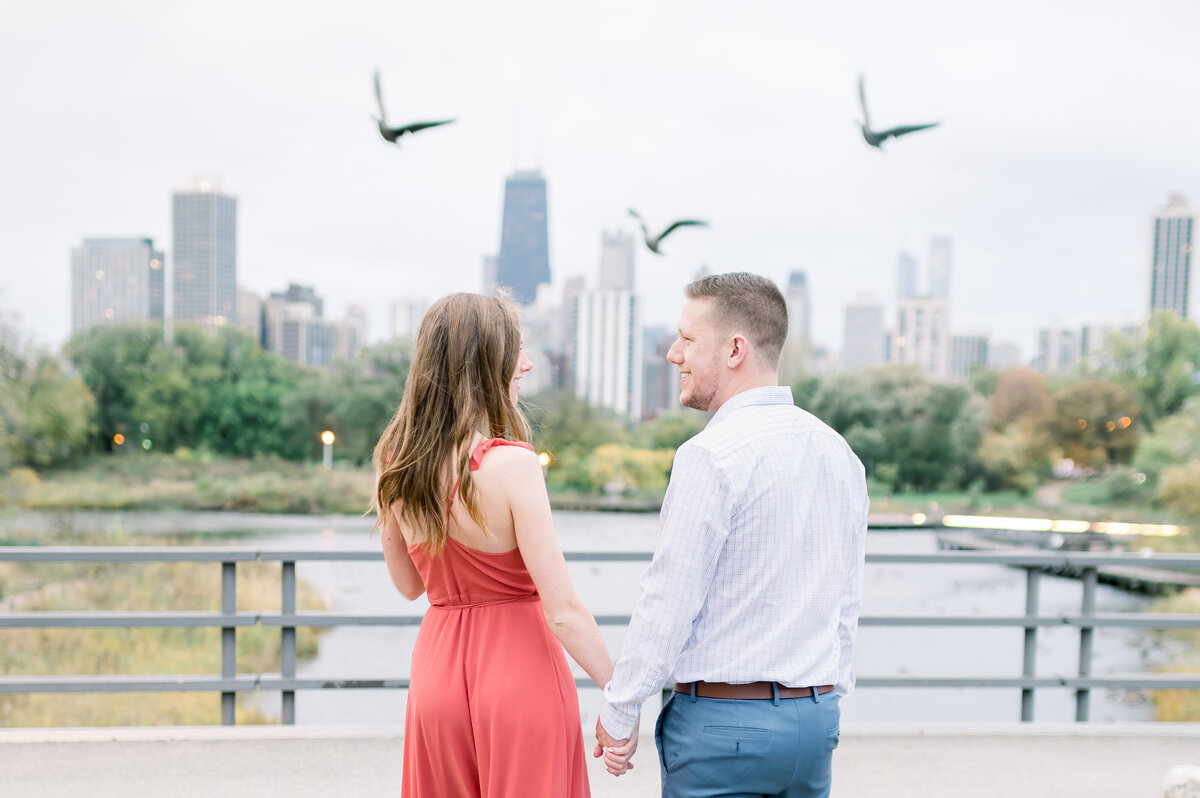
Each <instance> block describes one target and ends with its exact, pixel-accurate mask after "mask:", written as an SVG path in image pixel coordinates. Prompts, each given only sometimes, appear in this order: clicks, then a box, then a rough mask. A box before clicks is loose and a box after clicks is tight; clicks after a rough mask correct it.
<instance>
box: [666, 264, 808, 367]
mask: <svg viewBox="0 0 1200 798" xmlns="http://www.w3.org/2000/svg"><path fill="white" fill-rule="evenodd" d="M684 292H685V293H686V294H687V296H688V298H689V299H711V300H712V301H713V316H712V318H713V323H714V324H715V325H716V326H717V327H718V328H719V329H721V330H722V331H723V332H740V333H743V334H744V335H745V336H746V337H747V338H748V339H750V343H752V344H753V345H754V346H755V348H756V349H758V350H759V351H761V352H762V354H763V358H764V359H765V360H766V362H767V363H769V364H770V365H772V366H777V365H779V353H780V352H781V351H782V350H783V342H784V341H785V340H786V339H787V333H788V317H787V302H785V301H784V299H783V294H781V293H780V292H779V288H778V287H777V286H776V285H775V283H773V282H772V281H771V280H769V279H767V278H766V277H763V276H761V275H758V274H750V273H749V272H729V273H728V274H710V275H709V276H708V277H701V278H700V279H699V280H696V281H695V282H693V283H689V284H688V286H687V288H685V289H684Z"/></svg>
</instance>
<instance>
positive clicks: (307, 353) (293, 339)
mask: <svg viewBox="0 0 1200 798" xmlns="http://www.w3.org/2000/svg"><path fill="white" fill-rule="evenodd" d="M324 307H325V302H324V300H322V299H321V298H320V297H319V296H317V294H316V292H315V291H314V290H313V289H312V288H311V287H310V286H304V285H297V284H296V283H291V284H290V285H288V287H287V290H286V291H277V292H275V293H272V294H271V296H270V297H269V298H268V299H267V301H266V303H265V306H264V309H263V328H264V335H263V339H264V341H263V348H264V349H267V350H268V351H271V352H274V353H275V354H277V355H281V356H282V357H284V358H286V359H287V360H290V361H292V362H293V363H301V364H303V365H306V366H327V365H329V361H330V360H331V359H332V357H333V329H332V327H331V326H330V324H329V323H328V322H327V321H326V320H325V319H324V317H323V315H322V314H323V310H324Z"/></svg>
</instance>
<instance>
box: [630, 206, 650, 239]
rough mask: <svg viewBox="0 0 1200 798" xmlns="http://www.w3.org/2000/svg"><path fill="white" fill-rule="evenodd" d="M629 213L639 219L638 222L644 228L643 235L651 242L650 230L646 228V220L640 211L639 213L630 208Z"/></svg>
mask: <svg viewBox="0 0 1200 798" xmlns="http://www.w3.org/2000/svg"><path fill="white" fill-rule="evenodd" d="M629 215H630V216H632V217H633V218H634V219H637V220H638V224H639V225H641V228H642V237H644V238H645V239H646V242H647V243H649V242H650V231H649V230H647V229H646V220H645V219H643V218H642V215H641V214H640V213H638V212H637V211H635V210H634V209H633V208H630V209H629Z"/></svg>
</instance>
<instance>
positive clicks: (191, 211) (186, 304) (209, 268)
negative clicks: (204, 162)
mask: <svg viewBox="0 0 1200 798" xmlns="http://www.w3.org/2000/svg"><path fill="white" fill-rule="evenodd" d="M171 200H172V202H171V230H172V245H171V254H172V258H173V260H172V265H171V270H172V271H171V274H172V277H173V283H174V288H173V289H172V293H173V294H174V296H173V297H172V304H171V307H172V309H173V315H174V317H175V318H176V319H178V320H189V319H190V320H196V321H200V322H202V323H204V324H205V325H206V326H209V327H214V326H216V325H219V324H225V323H227V322H235V323H236V321H237V200H236V199H234V198H233V197H231V196H227V195H225V194H221V193H218V192H217V191H216V189H215V187H214V186H213V185H212V184H211V183H209V182H207V181H200V182H198V183H197V184H196V186H195V187H194V188H192V189H189V190H187V191H179V192H176V193H175V194H173V195H172V197H171Z"/></svg>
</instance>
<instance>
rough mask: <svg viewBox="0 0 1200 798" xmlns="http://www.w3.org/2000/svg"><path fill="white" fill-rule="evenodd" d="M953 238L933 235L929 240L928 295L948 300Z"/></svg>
mask: <svg viewBox="0 0 1200 798" xmlns="http://www.w3.org/2000/svg"><path fill="white" fill-rule="evenodd" d="M953 253H954V248H953V240H952V239H951V238H950V237H949V236H934V237H933V238H931V239H930V240H929V296H931V297H933V298H934V299H937V300H940V301H942V302H949V301H950V273H951V269H952V266H953Z"/></svg>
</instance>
